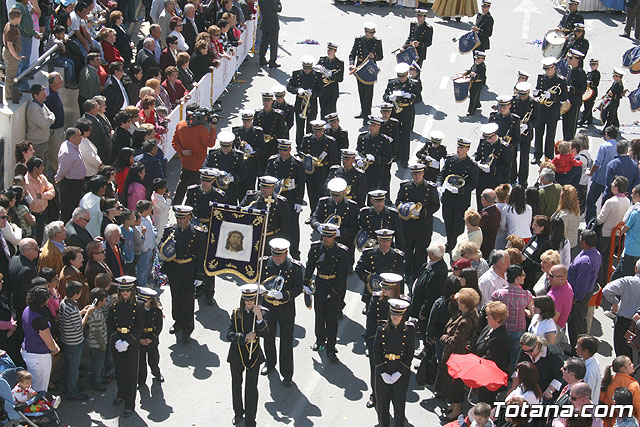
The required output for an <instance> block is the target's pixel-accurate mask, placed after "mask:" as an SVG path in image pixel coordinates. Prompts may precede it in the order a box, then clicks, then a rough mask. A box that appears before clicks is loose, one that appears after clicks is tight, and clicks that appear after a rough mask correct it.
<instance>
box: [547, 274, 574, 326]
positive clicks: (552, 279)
mask: <svg viewBox="0 0 640 427" xmlns="http://www.w3.org/2000/svg"><path fill="white" fill-rule="evenodd" d="M567 273H568V269H567V267H565V266H564V265H562V264H558V265H554V266H553V267H551V270H549V273H547V274H548V275H549V284H550V285H551V289H550V290H549V292H548V293H547V295H549V296H550V297H551V299H553V302H554V303H555V305H556V315H555V316H554V318H553V320H555V322H556V325H558V327H559V328H564V326H565V325H566V324H567V319H568V318H569V314H570V313H571V307H572V306H573V288H572V287H571V284H570V283H569V282H568V281H567Z"/></svg>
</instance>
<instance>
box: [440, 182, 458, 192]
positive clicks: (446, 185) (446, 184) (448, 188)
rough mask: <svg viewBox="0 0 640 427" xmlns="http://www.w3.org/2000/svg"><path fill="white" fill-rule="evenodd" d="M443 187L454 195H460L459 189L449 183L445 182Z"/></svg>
mask: <svg viewBox="0 0 640 427" xmlns="http://www.w3.org/2000/svg"><path fill="white" fill-rule="evenodd" d="M442 187H443V188H444V189H445V190H447V191H450V192H452V193H453V194H458V188H457V187H454V186H453V185H451V184H449V183H448V182H445V183H444V184H442Z"/></svg>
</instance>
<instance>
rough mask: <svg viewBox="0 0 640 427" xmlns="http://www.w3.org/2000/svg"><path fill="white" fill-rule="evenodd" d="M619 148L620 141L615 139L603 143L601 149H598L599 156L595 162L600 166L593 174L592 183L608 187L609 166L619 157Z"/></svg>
mask: <svg viewBox="0 0 640 427" xmlns="http://www.w3.org/2000/svg"><path fill="white" fill-rule="evenodd" d="M617 148H618V141H616V140H615V139H610V140H608V141H605V142H603V143H602V145H601V146H600V148H598V154H597V156H596V160H595V162H594V165H596V166H598V170H597V171H596V172H595V173H594V174H593V177H591V181H593V182H595V183H598V184H600V185H602V186H605V187H606V185H607V165H608V164H609V162H610V161H611V160H613V159H615V158H616V156H617V155H618V151H617Z"/></svg>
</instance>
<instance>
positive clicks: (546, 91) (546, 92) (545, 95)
mask: <svg viewBox="0 0 640 427" xmlns="http://www.w3.org/2000/svg"><path fill="white" fill-rule="evenodd" d="M542 97H543V98H544V99H549V98H551V94H550V93H549V91H548V90H545V91H544V93H543V94H542Z"/></svg>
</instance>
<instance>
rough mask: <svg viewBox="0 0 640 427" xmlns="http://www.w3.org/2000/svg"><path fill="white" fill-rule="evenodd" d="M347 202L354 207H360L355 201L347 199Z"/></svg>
mask: <svg viewBox="0 0 640 427" xmlns="http://www.w3.org/2000/svg"><path fill="white" fill-rule="evenodd" d="M345 200H346V201H347V204H349V203H351V204H352V205H356V206H357V205H358V203H357V202H356V201H355V200H351V199H347V198H345Z"/></svg>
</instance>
